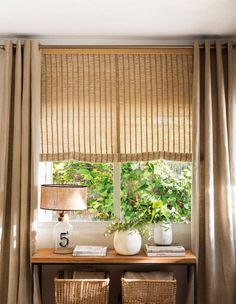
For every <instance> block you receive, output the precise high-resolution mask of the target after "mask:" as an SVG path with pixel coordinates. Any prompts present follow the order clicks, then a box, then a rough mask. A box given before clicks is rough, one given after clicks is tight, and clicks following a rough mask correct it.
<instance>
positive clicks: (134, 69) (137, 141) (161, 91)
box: [40, 48, 193, 162]
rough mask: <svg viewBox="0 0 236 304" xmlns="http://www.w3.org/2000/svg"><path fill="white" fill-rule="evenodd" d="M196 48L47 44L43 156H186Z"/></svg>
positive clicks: (46, 158)
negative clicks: (83, 47) (130, 47)
mask: <svg viewBox="0 0 236 304" xmlns="http://www.w3.org/2000/svg"><path fill="white" fill-rule="evenodd" d="M192 63H193V50H192V49H155V48H154V49H150V48H149V49H148V48H147V49H136V48H134V49H124V48H121V49H76V50H75V49H71V50H70V49H56V50H55V49H51V50H50V49H47V50H43V53H42V105H41V151H40V153H41V160H43V161H53V160H66V159H77V160H80V161H92V162H94V161H95V162H126V161H142V160H143V161H145V160H154V159H159V158H164V159H169V160H178V161H189V160H191V152H192V137H191V133H192V117H191V106H192V104H191V101H192V99H191V96H192Z"/></svg>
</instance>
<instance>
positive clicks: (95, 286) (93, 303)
mask: <svg viewBox="0 0 236 304" xmlns="http://www.w3.org/2000/svg"><path fill="white" fill-rule="evenodd" d="M109 281H110V280H109V278H106V279H58V278H55V279H54V283H55V304H108V297H109Z"/></svg>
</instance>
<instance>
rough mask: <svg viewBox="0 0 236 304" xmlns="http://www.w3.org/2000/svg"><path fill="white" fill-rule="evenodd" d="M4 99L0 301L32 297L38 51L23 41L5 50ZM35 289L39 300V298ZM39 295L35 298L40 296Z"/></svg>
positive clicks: (18, 302)
mask: <svg viewBox="0 0 236 304" xmlns="http://www.w3.org/2000/svg"><path fill="white" fill-rule="evenodd" d="M4 62H5V64H4V82H3V88H2V91H3V96H1V97H2V98H1V100H0V108H1V112H0V114H1V117H0V143H1V145H0V182H1V183H0V231H1V237H0V241H1V242H0V302H1V303H4V304H23V303H27V304H28V303H32V298H31V295H32V286H31V282H32V280H31V264H30V257H31V253H32V252H33V250H34V245H35V236H36V231H35V230H34V228H35V221H36V218H35V215H36V213H37V187H38V186H37V168H38V161H39V149H38V148H39V142H40V141H39V139H40V138H39V134H40V119H39V113H40V68H41V65H40V51H39V48H38V44H37V43H36V42H32V41H26V42H25V43H24V44H22V45H21V43H20V41H18V42H17V44H16V49H15V48H13V45H12V43H11V42H7V43H6V45H5V51H4ZM37 295H38V293H37V289H35V302H34V303H35V304H36V303H40V298H39V296H38V297H37ZM36 298H37V299H36Z"/></svg>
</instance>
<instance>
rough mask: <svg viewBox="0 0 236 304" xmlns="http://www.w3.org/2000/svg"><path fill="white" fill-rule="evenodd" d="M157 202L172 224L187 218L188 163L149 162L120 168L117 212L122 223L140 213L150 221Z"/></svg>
mask: <svg viewBox="0 0 236 304" xmlns="http://www.w3.org/2000/svg"><path fill="white" fill-rule="evenodd" d="M158 201H161V202H162V203H163V205H164V206H166V207H167V208H168V209H169V210H171V220H172V221H173V222H189V221H190V217H191V163H184V162H174V161H164V160H158V161H149V162H135V163H123V164H122V165H121V208H122V213H123V216H124V217H125V218H126V219H132V218H135V217H136V216H137V214H140V213H143V214H144V216H147V218H148V219H150V218H151V212H152V205H153V203H155V202H158Z"/></svg>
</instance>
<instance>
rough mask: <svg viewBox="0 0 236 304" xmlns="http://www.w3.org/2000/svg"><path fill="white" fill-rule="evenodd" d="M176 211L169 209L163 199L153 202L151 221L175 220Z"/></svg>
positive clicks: (167, 221)
mask: <svg viewBox="0 0 236 304" xmlns="http://www.w3.org/2000/svg"><path fill="white" fill-rule="evenodd" d="M175 215H176V211H175V209H174V208H171V209H169V208H168V206H167V205H165V204H164V203H163V202H162V201H161V200H159V201H157V202H153V203H152V211H151V219H150V222H151V223H159V222H162V223H170V222H172V221H173V220H174V218H175Z"/></svg>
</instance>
